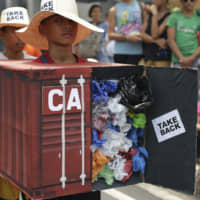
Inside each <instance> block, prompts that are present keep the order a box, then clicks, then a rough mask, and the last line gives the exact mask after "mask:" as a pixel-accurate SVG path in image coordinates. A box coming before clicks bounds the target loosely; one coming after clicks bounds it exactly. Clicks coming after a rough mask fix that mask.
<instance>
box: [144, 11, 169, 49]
mask: <svg viewBox="0 0 200 200" xmlns="http://www.w3.org/2000/svg"><path fill="white" fill-rule="evenodd" d="M148 21H149V14H148V12H147V11H146V10H145V9H144V10H143V25H142V30H141V38H142V40H143V42H145V43H155V44H157V45H158V46H160V47H161V48H165V47H166V40H164V39H159V38H158V39H154V38H153V37H152V36H151V35H149V34H147V33H146V30H147V26H148Z"/></svg>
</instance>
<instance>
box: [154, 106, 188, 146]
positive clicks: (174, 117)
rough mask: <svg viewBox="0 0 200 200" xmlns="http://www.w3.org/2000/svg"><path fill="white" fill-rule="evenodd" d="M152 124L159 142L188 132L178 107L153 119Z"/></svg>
mask: <svg viewBox="0 0 200 200" xmlns="http://www.w3.org/2000/svg"><path fill="white" fill-rule="evenodd" d="M152 124H153V128H154V131H155V133H156V136H157V139H158V142H159V143H160V142H164V141H166V140H169V139H171V138H173V137H176V136H178V135H181V134H183V133H185V132H186V131H185V127H184V125H183V122H182V120H181V116H180V114H179V112H178V110H177V109H175V110H173V111H171V112H168V113H166V114H164V115H161V116H160V117H157V118H155V119H153V120H152Z"/></svg>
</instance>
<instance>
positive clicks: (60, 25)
mask: <svg viewBox="0 0 200 200" xmlns="http://www.w3.org/2000/svg"><path fill="white" fill-rule="evenodd" d="M93 31H96V32H103V29H101V28H98V27H96V26H94V25H92V24H90V23H88V22H87V21H85V20H83V19H81V18H80V17H79V16H78V9H77V5H76V1H75V0H67V1H66V0H59V1H57V0H42V1H41V11H40V12H38V13H37V14H36V15H35V16H34V17H33V19H32V21H31V23H30V25H29V26H28V28H27V29H25V30H20V31H18V32H17V35H18V36H19V37H20V38H21V39H22V40H23V41H24V42H25V43H28V44H30V45H32V46H34V47H36V48H39V49H43V50H48V51H45V53H44V54H43V55H42V56H41V57H40V58H39V59H37V60H36V62H40V63H50V64H52V63H57V64H69V63H70V64H71V63H81V62H86V61H85V60H83V59H81V58H79V57H77V56H75V55H74V54H73V53H72V45H75V44H77V43H79V42H80V41H82V40H83V39H84V38H86V37H87V36H88V35H89V34H90V33H91V32H93Z"/></svg>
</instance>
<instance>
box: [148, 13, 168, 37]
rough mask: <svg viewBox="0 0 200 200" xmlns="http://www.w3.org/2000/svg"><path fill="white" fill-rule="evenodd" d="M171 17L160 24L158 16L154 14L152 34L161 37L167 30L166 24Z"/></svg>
mask: <svg viewBox="0 0 200 200" xmlns="http://www.w3.org/2000/svg"><path fill="white" fill-rule="evenodd" d="M168 18H169V17H166V19H165V20H164V21H163V23H162V24H161V25H160V26H158V17H157V16H156V15H153V17H152V26H151V34H152V37H153V38H159V37H160V36H161V35H162V34H163V33H164V32H165V30H166V28H167V27H166V24H167V20H168Z"/></svg>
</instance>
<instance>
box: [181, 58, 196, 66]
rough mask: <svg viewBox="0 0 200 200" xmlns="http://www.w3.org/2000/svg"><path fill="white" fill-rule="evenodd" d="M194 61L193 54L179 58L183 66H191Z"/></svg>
mask: <svg viewBox="0 0 200 200" xmlns="http://www.w3.org/2000/svg"><path fill="white" fill-rule="evenodd" d="M193 61H194V58H193V56H189V57H182V58H180V60H179V63H180V64H181V65H182V66H183V67H186V68H187V67H191V66H192V62H193Z"/></svg>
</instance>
